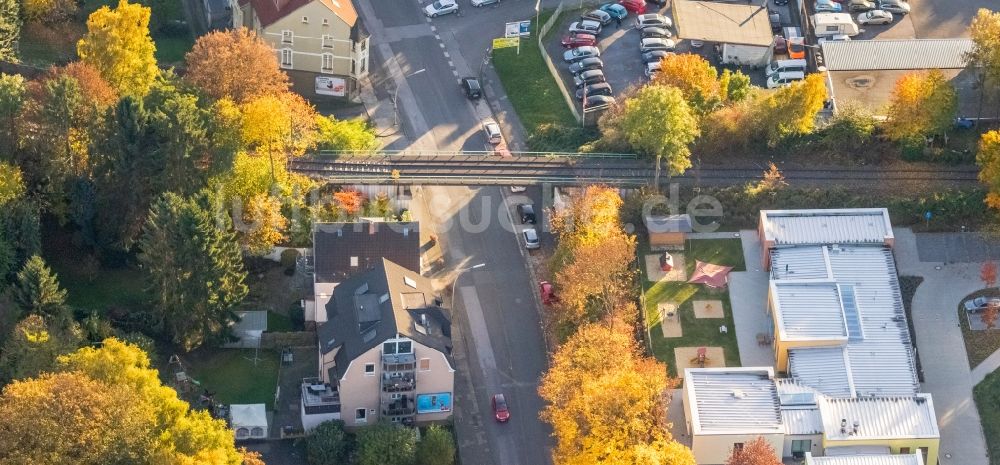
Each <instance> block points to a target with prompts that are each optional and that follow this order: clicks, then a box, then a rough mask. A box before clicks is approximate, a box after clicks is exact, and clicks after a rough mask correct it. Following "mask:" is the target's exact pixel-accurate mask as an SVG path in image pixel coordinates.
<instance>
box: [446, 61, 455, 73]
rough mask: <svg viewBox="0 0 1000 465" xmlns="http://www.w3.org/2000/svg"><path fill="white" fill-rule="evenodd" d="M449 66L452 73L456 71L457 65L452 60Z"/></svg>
mask: <svg viewBox="0 0 1000 465" xmlns="http://www.w3.org/2000/svg"><path fill="white" fill-rule="evenodd" d="M448 66H450V67H451V70H452V71H454V70H455V63H453V62H452V61H451V60H448Z"/></svg>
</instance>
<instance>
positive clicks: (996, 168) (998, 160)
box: [976, 130, 1000, 210]
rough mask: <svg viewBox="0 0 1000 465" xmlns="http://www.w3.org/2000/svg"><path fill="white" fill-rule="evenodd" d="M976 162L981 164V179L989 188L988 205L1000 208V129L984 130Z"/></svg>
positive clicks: (980, 138)
mask: <svg viewBox="0 0 1000 465" xmlns="http://www.w3.org/2000/svg"><path fill="white" fill-rule="evenodd" d="M976 163H977V164H978V165H979V180H980V181H981V182H982V183H983V184H986V186H987V188H988V189H989V192H988V193H987V194H986V205H988V206H989V207H991V208H993V209H996V210H1000V131H997V130H992V131H988V132H984V133H983V135H982V136H980V137H979V150H978V151H977V152H976Z"/></svg>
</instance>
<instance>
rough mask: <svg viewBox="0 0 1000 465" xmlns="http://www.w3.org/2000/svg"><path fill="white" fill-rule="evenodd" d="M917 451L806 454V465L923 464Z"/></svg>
mask: <svg viewBox="0 0 1000 465" xmlns="http://www.w3.org/2000/svg"><path fill="white" fill-rule="evenodd" d="M923 463H924V460H923V457H921V456H920V453H919V452H914V453H912V454H865V455H827V456H824V457H813V456H812V455H807V456H806V465H923Z"/></svg>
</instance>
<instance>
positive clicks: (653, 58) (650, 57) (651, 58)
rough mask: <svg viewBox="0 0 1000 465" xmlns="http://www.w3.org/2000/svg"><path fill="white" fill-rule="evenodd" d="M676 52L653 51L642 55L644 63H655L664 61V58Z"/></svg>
mask: <svg viewBox="0 0 1000 465" xmlns="http://www.w3.org/2000/svg"><path fill="white" fill-rule="evenodd" d="M673 54H674V52H668V51H666V50H652V51H649V52H646V53H643V54H642V62H643V63H653V62H659V61H662V60H663V59H664V58H666V57H668V56H670V55H673Z"/></svg>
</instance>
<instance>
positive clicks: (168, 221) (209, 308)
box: [139, 191, 247, 350]
mask: <svg viewBox="0 0 1000 465" xmlns="http://www.w3.org/2000/svg"><path fill="white" fill-rule="evenodd" d="M219 201H220V200H219V199H218V198H217V197H216V196H214V195H213V194H211V193H209V192H204V191H203V192H201V193H198V194H196V195H194V196H191V197H187V198H185V197H181V196H179V195H177V194H173V193H167V194H164V195H163V196H162V197H160V199H158V200H157V201H156V202H155V203H154V204H153V206H152V208H151V209H150V212H149V218H148V220H147V221H146V224H145V226H144V228H143V233H142V238H141V239H140V241H139V248H140V250H141V252H140V254H139V262H140V263H141V264H142V267H143V269H144V270H145V272H146V276H147V279H148V282H149V289H150V292H151V294H152V296H153V304H154V308H155V312H154V315H155V318H156V326H157V328H159V329H160V330H162V331H163V332H164V333H165V334H167V335H169V336H170V337H171V338H173V340H174V342H176V343H178V344H180V345H181V347H182V348H184V349H185V350H192V349H194V348H196V347H198V346H200V345H202V344H203V343H204V342H205V341H207V340H211V339H215V338H218V337H220V336H221V335H222V334H223V333H224V332H225V331H226V330H227V328H228V326H229V323H230V322H232V321H235V314H234V313H233V311H234V310H235V308H236V307H237V306H238V305H239V304H240V303H241V302H242V301H243V298H244V297H245V296H246V294H247V287H246V284H244V280H245V279H246V272H245V271H244V270H243V261H242V256H241V254H240V249H239V244H238V242H237V241H236V237H235V235H234V233H233V232H232V223H231V220H230V219H229V217H228V216H227V215H225V214H223V213H222V211H223V210H221V208H222V206H221V205H220V204H219Z"/></svg>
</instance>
